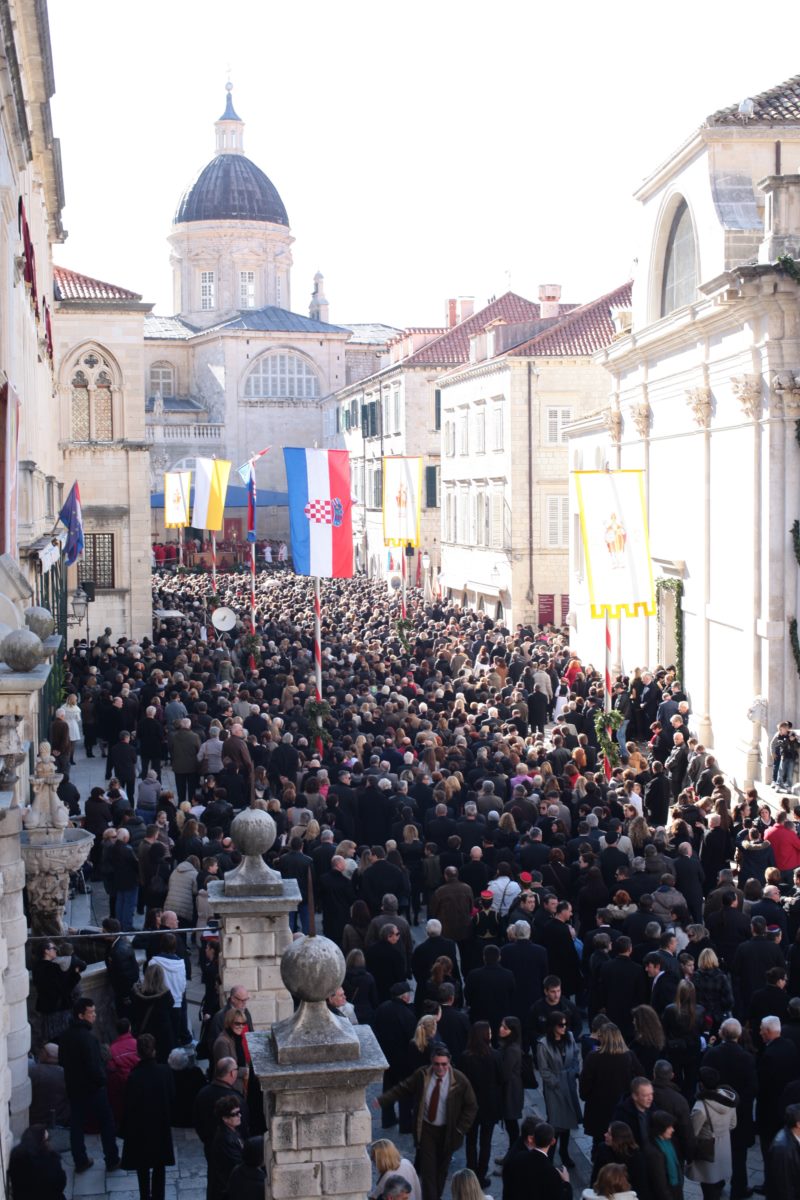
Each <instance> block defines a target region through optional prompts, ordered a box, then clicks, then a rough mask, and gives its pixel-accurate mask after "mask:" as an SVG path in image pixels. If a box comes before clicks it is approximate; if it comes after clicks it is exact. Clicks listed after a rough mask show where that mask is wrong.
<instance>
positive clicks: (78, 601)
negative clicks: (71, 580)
mask: <svg viewBox="0 0 800 1200" xmlns="http://www.w3.org/2000/svg"><path fill="white" fill-rule="evenodd" d="M69 604H70V608H71V609H72V616H71V617H70V616H69V615H68V616H67V625H82V624H83V622H84V620H85V621H86V641H87V644H88V641H89V597H88V596H87V595H86V592H85V591H84V590H83V588H82V587H76V588H75V591H74V592H73V593H72V595H71V596H70V598H69Z"/></svg>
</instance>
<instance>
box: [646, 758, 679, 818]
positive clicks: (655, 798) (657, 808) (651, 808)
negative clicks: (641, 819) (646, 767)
mask: <svg viewBox="0 0 800 1200" xmlns="http://www.w3.org/2000/svg"><path fill="white" fill-rule="evenodd" d="M671 803H672V789H671V788H670V784H669V779H668V778H667V776H666V775H665V773H664V764H663V763H661V762H659V761H658V760H656V761H655V762H654V763H653V778H652V779H651V780H650V782H649V783H648V784H647V785H646V786H645V789H644V811H645V814H646V816H647V819H648V821H649V822H650V824H651V825H666V823H667V817H668V815H669V806H670V804H671Z"/></svg>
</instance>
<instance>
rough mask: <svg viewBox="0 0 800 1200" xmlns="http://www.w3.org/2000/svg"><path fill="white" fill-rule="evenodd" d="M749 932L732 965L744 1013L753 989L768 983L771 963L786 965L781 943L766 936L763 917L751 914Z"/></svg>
mask: <svg viewBox="0 0 800 1200" xmlns="http://www.w3.org/2000/svg"><path fill="white" fill-rule="evenodd" d="M750 934H751V937H750V940H749V941H747V942H743V943H742V944H741V946H740V947H739V949H738V950H737V951H736V954H735V955H734V957H733V963H732V964H731V968H730V971H731V975H732V977H733V983H734V987H735V989H736V998H737V1001H738V1006H739V1011H740V1012H741V1014H742V1016H745V1017H746V1016H747V1014H748V1012H749V1011H750V1001H751V1000H752V998H753V992H756V991H758V989H759V988H762V987H764V986H765V985H766V981H767V971H768V970H769V969H770V967H783V966H785V965H786V960H785V959H784V957H783V951H782V950H781V948H780V946H776V944H775V942H773V941H770V939H769V938H768V937H767V923H766V921H765V920H764V918H763V917H753V918H752V920H751V921H750Z"/></svg>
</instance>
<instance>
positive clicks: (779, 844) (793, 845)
mask: <svg viewBox="0 0 800 1200" xmlns="http://www.w3.org/2000/svg"><path fill="white" fill-rule="evenodd" d="M764 841H765V842H769V844H770V846H772V853H773V854H774V855H775V866H776V867H777V868H778V870H779V871H793V870H794V869H795V867H800V837H798V836H797V834H796V833H795V832H794V830H793V829H790V828H789V826H788V825H770V827H769V829H768V830H767V832H766V833H765V834H764Z"/></svg>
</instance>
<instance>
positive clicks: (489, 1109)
mask: <svg viewBox="0 0 800 1200" xmlns="http://www.w3.org/2000/svg"><path fill="white" fill-rule="evenodd" d="M461 1072H462V1074H463V1075H466V1077H467V1079H468V1080H469V1081H470V1083H471V1084H472V1090H473V1092H474V1093H475V1099H476V1100H477V1101H478V1112H479V1113H480V1120H481V1124H487V1125H488V1124H489V1123H490V1122H495V1121H499V1120H500V1113H501V1109H502V1083H503V1080H502V1075H501V1068H500V1055H499V1054H498V1053H497V1051H496V1050H490V1051H489V1053H488V1054H482V1055H478V1054H464V1055H462V1058H461Z"/></svg>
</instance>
